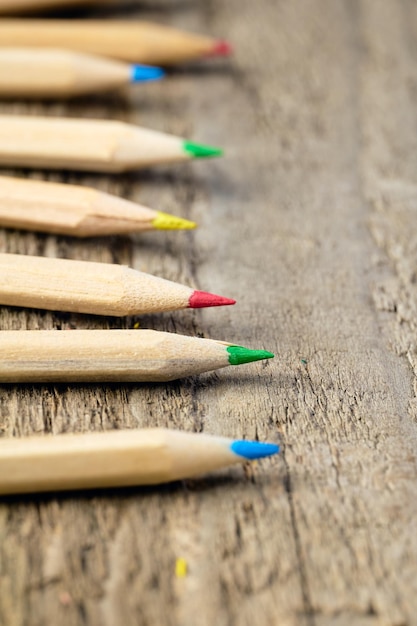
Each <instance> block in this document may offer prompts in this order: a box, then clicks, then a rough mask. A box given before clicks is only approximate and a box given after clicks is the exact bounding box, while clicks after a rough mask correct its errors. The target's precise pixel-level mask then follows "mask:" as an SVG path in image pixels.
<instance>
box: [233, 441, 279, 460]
mask: <svg viewBox="0 0 417 626" xmlns="http://www.w3.org/2000/svg"><path fill="white" fill-rule="evenodd" d="M230 449H231V450H232V452H234V453H235V454H237V455H238V456H243V457H244V458H245V459H249V460H250V461H253V460H254V459H262V458H263V457H264V456H271V455H272V454H277V452H279V446H277V445H276V444H275V443H260V442H259V441H234V442H233V443H232V445H231V446H230Z"/></svg>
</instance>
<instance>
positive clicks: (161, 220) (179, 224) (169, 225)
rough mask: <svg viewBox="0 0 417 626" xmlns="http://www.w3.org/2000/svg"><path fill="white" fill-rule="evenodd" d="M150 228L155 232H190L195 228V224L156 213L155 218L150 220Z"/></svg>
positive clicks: (173, 216)
mask: <svg viewBox="0 0 417 626" xmlns="http://www.w3.org/2000/svg"><path fill="white" fill-rule="evenodd" d="M152 226H153V227H154V228H156V229H157V230H191V229H192V228H195V227H196V226H197V224H196V223H195V222H190V220H185V219H183V218H182V217H176V216H175V215H169V214H168V213H163V212H162V211H158V212H157V216H156V217H155V218H154V219H153V220H152Z"/></svg>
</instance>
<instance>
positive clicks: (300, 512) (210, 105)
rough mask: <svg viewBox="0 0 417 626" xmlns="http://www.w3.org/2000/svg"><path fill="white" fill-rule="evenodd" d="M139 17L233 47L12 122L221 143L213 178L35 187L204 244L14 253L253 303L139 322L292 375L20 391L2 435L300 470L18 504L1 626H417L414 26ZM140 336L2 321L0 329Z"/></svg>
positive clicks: (31, 316) (10, 401)
mask: <svg viewBox="0 0 417 626" xmlns="http://www.w3.org/2000/svg"><path fill="white" fill-rule="evenodd" d="M98 13H99V11H96V12H94V11H93V10H91V12H90V15H97V14H98ZM105 13H106V15H107V14H108V11H106V12H105ZM134 14H135V13H134V12H130V13H129V15H134ZM118 15H120V16H121V15H122V12H121V11H119V12H118ZM137 15H140V16H141V17H149V18H155V19H159V20H161V21H166V22H168V23H171V24H174V25H175V24H176V25H178V26H180V27H182V28H189V29H191V30H196V31H208V32H217V33H219V34H220V35H225V36H227V37H229V38H230V39H231V40H232V41H233V42H235V45H236V48H237V54H236V56H235V59H234V60H233V63H232V64H231V66H230V67H229V65H228V64H227V63H225V64H223V63H214V62H210V63H208V64H207V68H206V69H203V68H198V69H196V70H190V71H185V70H184V71H183V70H179V71H178V72H176V73H175V74H174V75H173V76H172V77H171V78H170V79H169V81H166V82H165V83H164V84H162V83H161V84H159V85H149V86H146V87H138V88H137V89H135V90H134V92H133V91H132V93H130V94H128V95H125V96H123V95H120V96H113V97H110V98H92V99H87V98H85V99H82V100H78V101H75V102H72V103H69V104H64V105H63V104H60V103H50V104H47V103H41V104H36V103H35V104H22V103H17V102H16V103H15V102H9V103H2V104H1V107H0V109H1V111H4V112H21V113H24V112H25V113H26V112H30V113H36V112H42V113H46V114H50V115H60V114H62V113H65V114H68V115H74V116H76V115H80V116H87V117H88V116H90V117H94V116H97V117H106V116H111V117H114V118H116V119H124V120H129V121H132V122H139V123H141V124H144V125H148V126H150V127H155V128H161V129H162V130H165V131H169V132H173V133H176V134H183V135H189V136H191V137H193V138H195V139H197V140H198V139H199V140H201V141H206V142H207V143H213V144H220V145H224V146H225V147H226V149H227V156H226V158H225V159H224V160H222V161H213V162H203V163H194V164H191V165H189V166H186V167H177V168H161V169H159V170H157V171H154V172H149V173H140V174H128V175H122V176H114V177H109V176H98V175H96V176H95V175H88V174H70V175H68V174H63V175H61V174H59V173H57V174H47V175H45V174H44V173H43V172H32V173H31V175H34V176H37V177H40V178H43V177H46V176H47V177H48V178H51V179H53V180H67V181H72V182H77V183H85V184H91V185H95V186H97V187H100V188H101V189H104V190H107V191H110V192H114V193H119V194H121V195H125V196H127V197H129V198H133V199H135V198H136V199H138V200H140V201H142V202H143V203H145V204H146V203H148V204H149V205H150V206H153V207H155V208H160V209H162V210H166V211H169V212H172V213H175V214H178V215H184V216H185V217H189V218H190V219H194V220H196V221H197V222H199V224H200V226H201V228H200V230H199V231H197V232H195V233H172V234H167V235H165V234H161V233H153V234H147V235H146V236H137V237H133V238H130V239H129V238H121V239H117V238H113V239H110V240H108V239H100V240H99V241H93V240H89V241H86V242H84V241H76V240H72V239H70V238H65V237H53V236H43V235H35V234H31V233H26V234H25V233H18V232H11V231H4V230H0V250H1V251H10V252H20V253H24V252H27V253H31V254H37V253H39V254H47V255H49V256H63V257H67V258H78V259H92V260H95V261H114V262H118V263H129V264H131V265H133V266H134V267H136V268H138V269H144V270H146V271H149V272H154V273H159V274H161V275H163V276H166V277H167V278H170V279H172V280H177V281H179V282H184V283H189V284H191V285H194V286H198V287H201V288H205V289H208V290H213V291H216V292H218V293H224V294H225V295H230V296H231V297H236V299H237V300H238V305H237V306H236V307H235V308H234V310H232V309H226V310H216V311H213V310H208V311H199V312H181V313H176V314H171V315H161V316H153V317H151V316H148V317H144V318H141V320H140V321H141V324H142V325H143V326H149V327H153V328H158V329H161V330H173V331H177V332H184V333H186V334H195V333H200V334H204V335H205V336H208V337H218V338H223V339H231V340H233V341H236V342H241V343H243V344H246V345H248V346H250V347H265V348H267V349H272V350H276V352H277V355H278V356H277V358H276V359H275V361H274V362H272V363H271V362H269V363H268V364H259V365H255V366H248V368H247V369H243V368H242V369H239V370H238V371H233V370H231V371H230V370H228V371H225V372H220V373H217V374H210V375H207V376H202V377H201V378H200V379H196V380H186V381H182V382H177V383H172V384H168V385H141V386H138V385H122V386H116V385H103V386H99V387H96V386H94V385H84V386H79V385H74V386H65V385H62V386H34V387H32V386H30V385H25V386H12V385H10V386H3V387H1V389H0V419H1V422H0V428H1V432H2V434H3V435H4V436H21V435H27V434H30V433H35V432H36V433H41V432H52V433H58V432H66V431H76V430H77V431H81V430H100V429H111V428H122V427H129V426H146V425H151V424H152V425H159V426H167V425H168V426H172V427H178V428H184V429H188V430H203V429H204V430H205V431H207V432H213V433H219V434H224V435H228V436H239V437H240V436H246V437H255V436H259V437H260V438H271V439H275V438H276V437H277V435H278V434H280V435H281V437H282V439H283V443H284V451H283V455H282V456H281V459H278V460H274V461H272V460H271V461H266V462H265V463H262V464H259V465H256V466H255V467H253V468H250V469H247V470H246V471H242V470H241V469H239V468H238V469H235V470H232V471H231V472H227V474H226V476H225V477H224V478H219V477H218V478H213V479H211V478H209V479H207V480H204V481H189V482H186V483H184V484H181V485H174V486H167V487H163V488H155V489H131V490H125V491H122V492H116V491H112V492H109V493H103V494H97V493H91V494H90V493H89V494H85V495H83V496H80V495H79V494H68V495H67V496H65V497H60V498H54V497H53V496H42V497H36V498H34V497H19V498H10V499H7V500H5V501H3V502H2V503H1V505H0V624H3V623H4V624H6V625H7V626H9V625H11V626H23V625H26V624H30V625H38V624H39V625H40V624H44V623H46V622H48V623H61V624H63V625H65V626H67V625H68V626H75V625H77V626H78V625H79V624H87V625H89V626H90V625H94V626H95V625H96V624H97V625H98V624H100V625H104V626H113V625H114V624H116V623H121V624H124V625H125V624H126V625H127V626H130V625H132V626H133V625H135V626H136V625H137V624H140V625H142V624H143V625H147V624H181V626H183V625H185V626H196V625H198V626H200V625H201V626H211V625H212V624H219V625H220V626H229V625H236V626H237V625H239V626H241V625H246V624H248V625H249V624H257V625H258V624H259V625H260V626H264V625H265V626H269V625H271V626H272V625H273V626H275V625H276V624H279V625H280V626H293V625H294V626H295V625H298V624H302V625H304V624H306V625H308V626H330V624H332V625H336V626H345V625H346V626H347V625H349V626H352V625H353V626H379V625H381V626H385V625H387V626H394V625H395V626H401V625H405V624H407V625H413V624H417V620H416V618H415V614H416V608H417V600H416V597H417V594H416V586H417V583H416V575H415V574H416V566H415V563H416V557H417V543H416V540H415V536H416V532H415V531H416V522H415V520H416V513H417V498H416V495H417V487H416V475H417V468H416V455H415V448H416V439H417V429H416V419H415V417H416V407H417V403H416V389H417V383H416V370H417V359H416V347H415V346H416V340H415V323H416V322H415V312H416V304H417V300H416V289H415V266H416V260H417V259H416V250H417V245H416V235H415V228H414V224H415V219H414V212H415V208H416V198H417V192H416V190H417V173H416V172H417V169H416V159H417V156H416V154H417V151H416V138H415V137H416V133H415V132H414V131H415V128H416V113H415V109H416V106H415V99H416V85H417V70H416V69H415V67H417V64H416V57H417V26H416V24H417V22H416V18H417V8H416V6H415V4H414V3H413V2H411V1H408V0H404V2H401V3H400V2H396V1H395V0H388V1H387V2H384V3H380V2H377V1H376V0H355V2H351V1H350V0H344V1H343V0H338V1H337V2H332V1H331V0H320V1H318V2H311V1H305V0H295V1H293V2H284V1H281V0H279V1H278V2H277V1H272V0H259V1H258V2H255V3H254V2H250V1H249V0H243V1H242V0H241V1H240V2H238V1H237V0H230V1H229V2H227V3H222V2H220V1H217V0H211V1H210V2H207V1H206V2H204V3H203V2H202V3H196V2H193V3H187V2H178V3H166V4H163V3H162V4H161V3H158V4H155V6H153V5H152V6H151V3H147V4H146V9H144V10H141V11H139V10H138V12H137ZM20 173H21V172H20ZM16 174H19V172H16ZM134 321H136V320H108V319H106V318H94V317H92V316H82V315H75V314H74V315H69V314H60V313H50V312H38V311H32V312H30V311H23V310H19V309H12V308H4V309H2V310H1V312H0V327H1V328H2V329H6V328H52V327H59V326H63V327H65V326H68V325H71V326H75V327H79V328H90V327H91V328H92V327H107V326H109V325H110V326H113V327H114V326H120V325H122V326H123V325H126V326H130V325H131V324H132V323H134ZM177 557H184V558H186V559H187V562H188V567H189V569H188V574H187V576H186V578H184V579H178V578H176V577H175V560H176V558H177Z"/></svg>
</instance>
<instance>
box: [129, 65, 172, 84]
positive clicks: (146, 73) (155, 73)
mask: <svg viewBox="0 0 417 626" xmlns="http://www.w3.org/2000/svg"><path fill="white" fill-rule="evenodd" d="M164 76H165V72H164V70H163V69H162V68H160V67H152V66H151V65H132V74H131V81H132V83H143V82H146V81H148V80H159V79H160V78H163V77H164Z"/></svg>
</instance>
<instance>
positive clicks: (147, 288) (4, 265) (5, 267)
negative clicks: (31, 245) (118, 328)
mask: <svg viewBox="0 0 417 626" xmlns="http://www.w3.org/2000/svg"><path fill="white" fill-rule="evenodd" d="M193 293H194V289H192V288H190V287H186V286H185V285H181V284H179V283H174V282H172V281H169V280H164V279H163V278H159V277H157V276H152V275H151V274H146V273H144V272H138V271H136V270H134V269H131V268H129V267H126V266H124V265H115V264H111V263H93V262H91V261H72V260H66V259H51V258H46V257H34V256H26V255H23V254H0V304H5V305H9V306H23V307H30V308H39V309H48V310H52V311H73V312H77V313H92V314H94V315H115V316H122V315H137V314H140V313H155V312H163V311H174V310H177V309H185V308H187V307H188V306H189V300H190V298H191V296H192V294H193Z"/></svg>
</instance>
